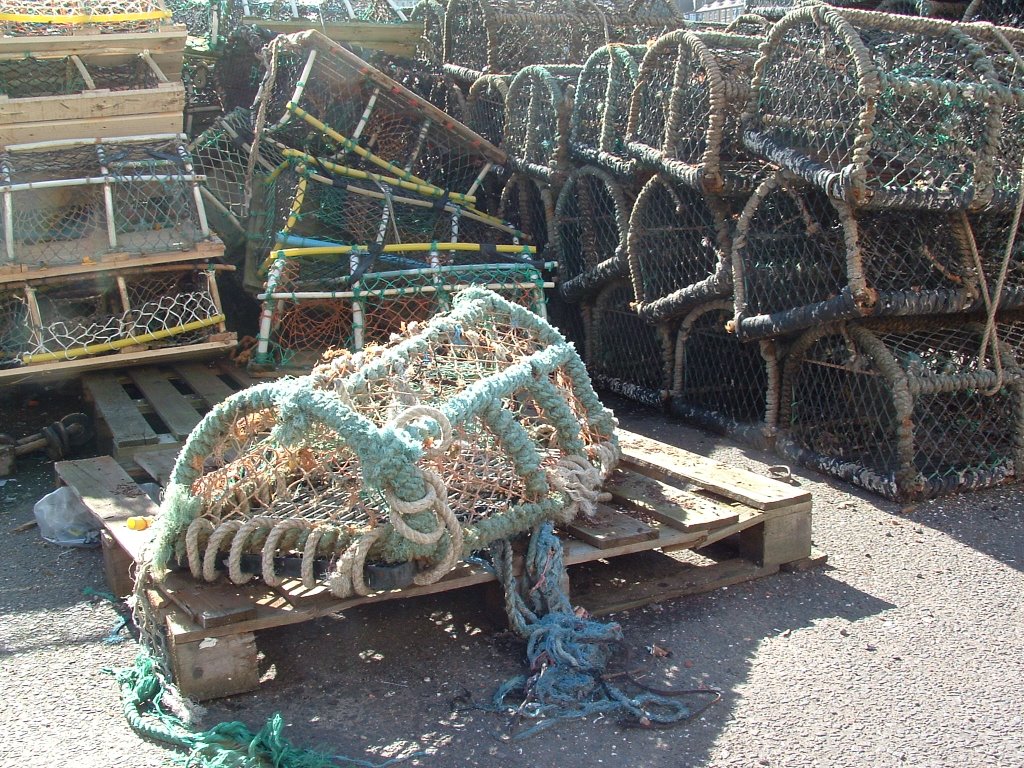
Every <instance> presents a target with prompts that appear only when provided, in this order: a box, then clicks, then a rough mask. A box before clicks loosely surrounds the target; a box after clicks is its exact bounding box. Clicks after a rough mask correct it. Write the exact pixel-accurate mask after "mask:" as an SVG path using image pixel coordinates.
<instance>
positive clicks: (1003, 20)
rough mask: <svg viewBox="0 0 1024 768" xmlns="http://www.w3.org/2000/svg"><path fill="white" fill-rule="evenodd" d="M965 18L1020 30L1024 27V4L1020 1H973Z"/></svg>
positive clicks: (965, 11)
mask: <svg viewBox="0 0 1024 768" xmlns="http://www.w3.org/2000/svg"><path fill="white" fill-rule="evenodd" d="M963 18H964V21H988V22H991V23H992V24H999V25H1000V26H1004V27H1017V28H1020V27H1021V26H1024V4H1022V3H1021V2H1020V0H971V2H970V3H969V4H968V5H967V8H966V9H965V10H964V17H963Z"/></svg>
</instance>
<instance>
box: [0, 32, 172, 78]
mask: <svg viewBox="0 0 1024 768" xmlns="http://www.w3.org/2000/svg"><path fill="white" fill-rule="evenodd" d="M187 37H188V31H187V30H186V29H184V28H183V27H178V28H171V27H168V28H167V29H163V30H159V31H156V32H125V33H120V34H116V35H38V36H32V37H6V38H0V59H17V60H20V59H24V58H25V56H26V55H28V54H31V55H34V56H37V57H43V58H45V57H51V56H73V55H77V56H87V57H92V56H96V55H98V54H100V53H103V54H107V55H111V56H113V55H119V54H125V53H128V54H132V55H138V54H139V53H141V52H142V51H149V52H150V55H152V56H153V57H154V58H157V60H158V61H159V60H160V59H159V57H158V55H160V56H163V55H171V56H175V55H176V56H179V57H181V56H183V55H184V52H185V41H186V39H187ZM160 67H161V69H164V71H165V72H166V71H167V70H166V68H164V65H163V64H161V65H160Z"/></svg>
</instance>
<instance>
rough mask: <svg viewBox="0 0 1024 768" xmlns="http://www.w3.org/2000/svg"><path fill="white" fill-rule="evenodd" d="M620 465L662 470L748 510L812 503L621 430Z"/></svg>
mask: <svg viewBox="0 0 1024 768" xmlns="http://www.w3.org/2000/svg"><path fill="white" fill-rule="evenodd" d="M616 434H617V435H618V438H619V445H620V446H621V447H622V454H623V461H622V463H623V466H626V467H629V468H633V469H637V470H639V471H643V472H645V474H646V473H649V472H656V471H659V470H660V471H662V472H667V473H669V474H671V475H675V476H677V477H679V478H681V479H683V480H685V481H688V482H690V483H693V484H694V485H696V486H699V487H701V488H705V489H707V490H709V491H713V492H714V493H716V494H719V495H721V496H725V497H726V498H729V499H733V500H735V501H740V502H743V503H744V504H749V505H750V506H751V507H754V508H756V509H763V510H772V509H778V508H783V507H787V506H789V505H791V504H797V503H801V502H806V501H810V500H811V494H810V492H809V491H806V490H803V489H801V488H797V487H795V486H792V485H788V484H786V483H781V482H779V481H778V480H773V479H772V478H770V477H762V476H761V475H757V474H754V473H753V472H748V471H747V470H744V469H740V468H738V467H730V466H728V465H726V464H722V463H721V462H718V461H714V460H713V459H708V458H705V457H704V456H698V455H697V454H695V453H691V452H690V451H686V450H683V449H682V448H676V447H675V446H672V445H668V444H666V443H662V442H659V441H657V440H653V439H651V438H649V437H644V436H643V435H638V434H636V433H635V432H629V431H627V430H624V429H619V430H617V431H616Z"/></svg>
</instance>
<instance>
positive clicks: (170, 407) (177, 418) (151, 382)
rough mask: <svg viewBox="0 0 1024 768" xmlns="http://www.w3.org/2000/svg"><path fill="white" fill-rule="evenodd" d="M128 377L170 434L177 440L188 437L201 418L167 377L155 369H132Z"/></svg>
mask: <svg viewBox="0 0 1024 768" xmlns="http://www.w3.org/2000/svg"><path fill="white" fill-rule="evenodd" d="M128 375H129V376H130V377H131V380H132V381H133V382H134V383H135V386H137V387H138V388H139V390H140V391H141V392H142V395H143V396H144V397H145V398H146V400H148V401H149V404H150V405H152V406H153V409H154V410H155V411H156V414H157V416H159V417H160V419H161V421H163V423H164V424H166V425H167V429H168V430H169V431H170V434H171V435H172V436H174V438H175V439H177V440H184V439H185V438H186V437H188V436H189V434H190V433H191V432H192V430H193V429H195V427H196V424H198V423H199V420H200V419H201V418H202V416H200V415H199V411H197V410H196V409H195V408H193V407H192V405H191V404H190V403H189V402H188V400H186V399H185V397H184V395H182V394H181V392H179V391H178V390H177V388H176V387H175V386H174V385H173V384H171V382H170V381H168V379H167V376H166V375H165V374H163V373H161V372H160V371H158V370H157V369H156V368H133V369H131V370H130V371H129V372H128Z"/></svg>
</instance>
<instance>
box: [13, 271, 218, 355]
mask: <svg viewBox="0 0 1024 768" xmlns="http://www.w3.org/2000/svg"><path fill="white" fill-rule="evenodd" d="M218 297H219V294H218V292H217V286H216V281H215V273H214V272H213V271H207V270H205V269H201V268H196V267H193V266H180V265H175V266H160V267H152V266H150V267H147V268H146V269H145V271H142V270H137V271H134V270H121V271H119V272H118V273H116V274H111V273H96V274H94V275H90V276H88V277H81V278H68V279H65V280H63V281H61V282H58V283H47V284H40V285H36V286H34V287H29V286H25V287H23V286H20V285H19V286H7V287H5V288H3V290H2V291H0V368H10V367H15V366H21V365H25V366H31V365H36V364H41V363H53V362H61V361H65V360H76V359H82V358H89V357H95V356H98V355H102V354H105V353H109V352H116V351H117V350H120V349H123V348H125V347H132V348H135V347H139V346H143V347H146V348H155V347H174V346H182V345H185V344H192V343H196V342H199V341H203V340H205V339H206V338H207V337H208V336H209V335H210V334H212V333H215V332H218V331H222V330H223V322H224V314H223V312H222V310H221V307H220V300H219V298H218Z"/></svg>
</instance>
